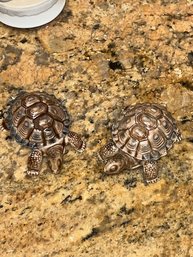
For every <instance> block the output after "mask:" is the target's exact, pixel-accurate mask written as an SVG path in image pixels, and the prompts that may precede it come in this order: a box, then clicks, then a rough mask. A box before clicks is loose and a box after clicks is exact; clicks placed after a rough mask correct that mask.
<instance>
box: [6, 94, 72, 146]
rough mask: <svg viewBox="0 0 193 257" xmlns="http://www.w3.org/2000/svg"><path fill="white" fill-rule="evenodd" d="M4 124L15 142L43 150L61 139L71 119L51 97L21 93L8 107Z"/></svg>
mask: <svg viewBox="0 0 193 257" xmlns="http://www.w3.org/2000/svg"><path fill="white" fill-rule="evenodd" d="M6 122H7V124H8V128H9V129H10V131H11V136H12V137H14V138H15V139H16V141H17V142H18V143H20V144H22V145H26V146H29V147H43V146H47V145H49V144H53V143H55V142H56V141H57V140H59V139H60V138H62V137H63V135H64V132H65V131H67V129H68V127H69V125H70V117H69V114H68V112H67V110H66V108H65V107H64V106H62V103H61V101H59V100H57V99H56V97H55V96H54V95H49V94H47V93H45V92H34V93H27V92H22V93H20V94H19V95H18V96H17V97H16V98H15V99H14V100H12V101H11V103H10V104H9V109H8V116H7V119H6Z"/></svg>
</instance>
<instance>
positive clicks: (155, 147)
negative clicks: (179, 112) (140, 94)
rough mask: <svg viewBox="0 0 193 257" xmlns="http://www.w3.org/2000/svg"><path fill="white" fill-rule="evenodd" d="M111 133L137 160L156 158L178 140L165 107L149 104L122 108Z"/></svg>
mask: <svg viewBox="0 0 193 257" xmlns="http://www.w3.org/2000/svg"><path fill="white" fill-rule="evenodd" d="M112 135H113V141H114V143H115V144H116V146H117V147H118V148H119V149H121V150H122V151H123V152H125V153H126V154H128V155H130V156H132V157H134V158H136V159H138V160H158V159H159V158H160V157H162V156H165V155H166V154H167V152H168V150H169V149H170V148H171V147H172V146H173V144H174V143H175V142H176V141H179V140H180V132H179V130H178V128H177V126H176V123H175V120H174V118H173V117H172V115H171V114H170V113H169V112H168V111H167V109H166V108H165V107H164V106H161V105H158V104H150V103H143V104H136V105H134V106H129V107H127V108H125V110H124V111H123V115H122V116H121V118H120V119H119V120H118V122H116V123H115V124H114V125H113V127H112Z"/></svg>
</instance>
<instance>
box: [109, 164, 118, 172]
mask: <svg viewBox="0 0 193 257" xmlns="http://www.w3.org/2000/svg"><path fill="white" fill-rule="evenodd" d="M118 171H119V166H118V165H117V164H113V165H112V166H111V167H110V168H109V173H111V174H112V173H117V172H118Z"/></svg>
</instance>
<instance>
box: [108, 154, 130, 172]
mask: <svg viewBox="0 0 193 257" xmlns="http://www.w3.org/2000/svg"><path fill="white" fill-rule="evenodd" d="M126 166H127V159H126V158H125V157H124V156H123V155H122V154H116V155H115V156H113V157H112V158H110V159H109V160H108V161H107V163H106V164H105V167H104V173H105V174H108V175H113V174H117V173H120V172H121V171H123V170H124V169H125V168H126Z"/></svg>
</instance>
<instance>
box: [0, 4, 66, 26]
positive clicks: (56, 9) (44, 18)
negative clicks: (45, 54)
mask: <svg viewBox="0 0 193 257" xmlns="http://www.w3.org/2000/svg"><path fill="white" fill-rule="evenodd" d="M65 2H66V0H58V1H57V2H56V3H55V4H54V5H52V6H51V7H50V8H49V9H47V10H45V11H43V12H41V13H38V14H36V15H30V16H15V15H14V16H13V15H9V14H6V13H2V12H0V22H2V23H4V24H6V25H8V26H11V27H15V28H34V27H38V26H41V25H44V24H46V23H48V22H50V21H52V20H53V19H55V18H56V17H57V16H58V15H59V14H60V12H61V11H62V10H63V8H64V6H65Z"/></svg>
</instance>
